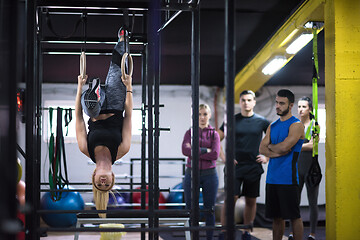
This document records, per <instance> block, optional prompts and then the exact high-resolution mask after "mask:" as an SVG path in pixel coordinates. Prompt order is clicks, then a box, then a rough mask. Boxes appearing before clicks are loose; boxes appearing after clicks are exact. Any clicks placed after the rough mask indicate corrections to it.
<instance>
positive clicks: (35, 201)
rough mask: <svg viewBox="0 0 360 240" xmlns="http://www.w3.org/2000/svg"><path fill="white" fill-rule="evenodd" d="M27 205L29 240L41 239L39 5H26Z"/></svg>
mask: <svg viewBox="0 0 360 240" xmlns="http://www.w3.org/2000/svg"><path fill="white" fill-rule="evenodd" d="M25 4H26V10H25V13H26V45H25V46H26V51H25V54H26V57H25V59H26V60H25V61H26V64H25V66H26V95H25V97H26V106H25V110H26V134H25V135H26V148H25V149H26V156H27V159H26V175H25V181H26V202H27V203H28V204H29V205H30V206H31V207H32V211H31V213H30V214H27V215H26V226H25V230H26V239H29V240H30V239H31V240H33V239H40V236H39V233H38V231H37V230H38V228H39V226H40V218H39V216H38V214H37V213H36V211H37V209H38V206H39V202H40V162H39V156H38V155H39V154H40V153H39V152H37V151H38V147H37V144H38V138H37V127H38V126H37V124H38V121H37V118H36V117H37V116H36V115H37V114H36V113H37V101H38V98H37V97H36V96H37V94H39V89H38V87H39V86H38V82H37V79H38V76H37V73H36V72H37V66H36V61H35V59H37V58H36V57H37V50H36V49H37V45H36V36H35V33H34V29H35V19H36V16H35V15H36V2H35V1H30V0H29V1H26V3H25Z"/></svg>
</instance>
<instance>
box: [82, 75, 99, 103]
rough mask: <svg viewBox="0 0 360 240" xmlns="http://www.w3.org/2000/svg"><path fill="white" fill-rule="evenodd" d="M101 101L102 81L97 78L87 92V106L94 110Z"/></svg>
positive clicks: (85, 97)
mask: <svg viewBox="0 0 360 240" xmlns="http://www.w3.org/2000/svg"><path fill="white" fill-rule="evenodd" d="M99 100H100V79H99V78H95V79H94V80H93V81H92V83H91V84H89V89H88V90H86V92H85V96H84V102H85V106H86V107H87V108H89V109H93V108H94V107H95V106H96V104H97V103H98V102H99Z"/></svg>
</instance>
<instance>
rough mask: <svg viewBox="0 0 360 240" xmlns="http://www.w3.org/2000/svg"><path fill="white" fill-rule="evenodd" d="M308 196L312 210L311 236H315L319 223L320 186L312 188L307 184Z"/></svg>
mask: <svg viewBox="0 0 360 240" xmlns="http://www.w3.org/2000/svg"><path fill="white" fill-rule="evenodd" d="M306 190H307V196H308V200H309V208H310V234H312V235H315V233H316V226H317V223H318V215H319V207H318V195H319V185H317V186H316V187H310V186H308V184H306Z"/></svg>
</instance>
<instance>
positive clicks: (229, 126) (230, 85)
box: [224, 0, 235, 239]
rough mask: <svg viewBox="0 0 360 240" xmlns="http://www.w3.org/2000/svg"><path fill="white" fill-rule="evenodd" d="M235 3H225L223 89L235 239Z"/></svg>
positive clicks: (230, 235)
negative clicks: (224, 92) (224, 93)
mask: <svg viewBox="0 0 360 240" xmlns="http://www.w3.org/2000/svg"><path fill="white" fill-rule="evenodd" d="M234 32H235V1H234V0H226V1H225V65H224V69H225V88H226V121H225V126H226V176H227V178H226V180H225V189H226V199H225V204H226V232H227V234H226V235H227V239H235V220H234V187H233V184H234V180H235V177H234V159H235V153H234V149H235V148H234V147H235V130H234V122H235V118H234V78H235V34H234Z"/></svg>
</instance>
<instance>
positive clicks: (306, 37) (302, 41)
mask: <svg viewBox="0 0 360 240" xmlns="http://www.w3.org/2000/svg"><path fill="white" fill-rule="evenodd" d="M313 37H314V36H313V34H312V33H303V34H301V35H300V36H299V37H298V38H297V39H296V40H295V41H293V42H292V43H291V44H290V45H289V46H288V47H287V48H286V53H288V54H296V53H297V52H298V51H300V50H301V49H302V48H303V47H305V46H306V45H307V44H308V43H309V42H310V41H311V40H312V39H313Z"/></svg>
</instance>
